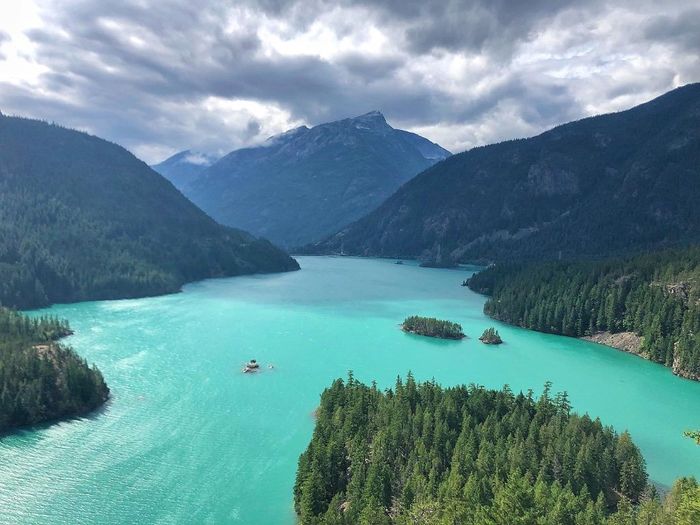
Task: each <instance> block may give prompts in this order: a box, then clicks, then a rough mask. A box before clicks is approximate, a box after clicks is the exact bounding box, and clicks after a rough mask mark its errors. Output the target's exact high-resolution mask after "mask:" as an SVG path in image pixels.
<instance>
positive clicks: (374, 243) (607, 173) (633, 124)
mask: <svg viewBox="0 0 700 525" xmlns="http://www.w3.org/2000/svg"><path fill="white" fill-rule="evenodd" d="M698 202H700V84H690V85H687V86H684V87H681V88H678V89H676V90H674V91H671V92H669V93H667V94H665V95H663V96H661V97H659V98H657V99H655V100H652V101H651V102H648V103H646V104H642V105H640V106H637V107H635V108H633V109H630V110H628V111H623V112H620V113H614V114H609V115H602V116H597V117H592V118H587V119H584V120H580V121H577V122H571V123H569V124H565V125H563V126H559V127H556V128H554V129H552V130H550V131H548V132H546V133H543V134H541V135H539V136H537V137H533V138H528V139H523V140H513V141H509V142H503V143H500V144H494V145H490V146H485V147H479V148H474V149H472V150H470V151H467V152H464V153H460V154H458V155H454V156H452V157H450V158H448V159H446V160H445V161H443V162H441V163H439V164H437V165H435V166H433V167H432V168H429V169H427V170H426V171H424V172H423V173H421V174H420V175H418V176H417V177H415V178H414V179H412V180H411V181H409V182H408V183H406V184H405V185H404V186H402V187H401V188H400V189H399V190H398V191H397V192H396V193H394V195H392V196H391V197H390V198H389V199H388V200H387V201H385V202H384V203H383V204H382V205H381V206H380V207H379V208H377V209H376V210H375V211H373V212H372V213H370V214H369V215H367V216H366V217H365V218H363V219H361V220H359V221H357V222H356V223H354V224H352V225H350V226H349V227H347V228H345V229H343V230H341V231H340V232H339V233H337V234H335V235H333V236H331V237H330V238H328V239H326V240H325V241H323V242H321V243H318V244H316V245H313V246H309V247H307V248H306V251H308V252H310V253H341V252H342V253H346V254H349V255H381V256H391V257H394V256H395V257H409V256H411V257H420V258H422V259H423V260H425V261H431V262H435V263H439V264H451V263H454V262H470V261H471V262H473V261H502V260H523V259H555V258H558V257H560V256H561V257H562V258H564V259H575V258H600V257H603V256H617V255H626V254H630V253H632V252H641V251H644V250H646V249H651V248H654V249H656V248H660V247H675V246H680V245H684V244H688V243H691V242H700V206H698V205H697V203H698Z"/></svg>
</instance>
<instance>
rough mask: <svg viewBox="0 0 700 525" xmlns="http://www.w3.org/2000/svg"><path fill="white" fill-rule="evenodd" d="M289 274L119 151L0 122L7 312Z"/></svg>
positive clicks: (282, 261) (0, 222)
mask: <svg viewBox="0 0 700 525" xmlns="http://www.w3.org/2000/svg"><path fill="white" fill-rule="evenodd" d="M293 269H298V265H297V263H296V261H295V260H294V259H292V258H290V257H289V256H288V255H287V254H286V253H284V252H282V251H281V250H279V249H278V248H276V247H274V246H272V245H271V244H270V243H269V242H268V241H264V240H259V239H256V238H254V237H253V236H251V235H249V234H248V233H245V232H243V231H240V230H236V229H232V228H228V227H225V226H222V225H220V224H217V223H216V222H215V221H214V220H212V219H211V218H210V217H208V216H207V215H206V214H205V213H204V212H202V211H201V210H200V209H198V208H197V207H196V206H195V205H194V204H192V203H191V202H190V201H188V200H187V199H186V198H185V197H183V195H182V194H181V193H180V192H178V191H177V190H176V189H175V188H174V187H173V185H172V184H171V183H169V182H168V181H167V180H165V179H164V178H163V177H162V176H161V175H159V174H158V173H156V172H155V171H153V170H152V169H150V168H149V167H148V166H147V165H146V164H145V163H143V162H142V161H140V160H138V159H137V158H136V157H134V156H133V155H132V154H131V153H129V152H128V151H126V150H125V149H124V148H122V147H120V146H117V145H116V144H113V143H110V142H107V141H105V140H102V139H100V138H97V137H94V136H91V135H87V134H85V133H80V132H77V131H73V130H70V129H65V128H61V127H59V126H55V125H49V124H47V123H44V122H40V121H36V120H28V119H23V118H17V117H5V116H2V115H0V304H2V305H5V306H13V307H21V308H28V307H36V306H43V305H46V304H49V303H54V302H72V301H82V300H90V299H113V298H125V297H141V296H147V295H155V294H161V293H167V292H174V291H177V290H178V289H179V288H180V286H181V285H182V284H184V283H185V282H188V281H193V280H198V279H204V278H208V277H217V276H229V275H239V274H244V273H255V272H274V271H285V270H293Z"/></svg>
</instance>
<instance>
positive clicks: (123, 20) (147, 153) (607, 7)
mask: <svg viewBox="0 0 700 525" xmlns="http://www.w3.org/2000/svg"><path fill="white" fill-rule="evenodd" d="M195 4H201V6H195ZM202 6H205V7H202ZM699 57H700V8H698V7H697V1H686V0H666V1H665V2H663V3H659V2H654V1H646V0H638V1H629V2H628V1H624V0H623V1H603V0H591V1H587V2H577V1H573V0H561V1H557V2H552V1H549V0H532V1H529V2H523V1H520V0H500V1H499V0H470V1H455V0H452V1H450V0H447V1H436V0H420V1H419V0H385V1H375V2H372V1H354V2H351V1H346V0H338V1H335V2H331V1H324V0H297V1H295V0H278V1H277V0H260V1H254V0H248V1H236V2H232V1H223V0H222V1H218V0H214V1H209V2H196V3H195V2H191V1H189V0H187V1H181V0H159V1H153V2H148V1H144V0H120V1H119V2H116V1H115V2H112V1H109V2H106V1H104V0H34V1H29V0H23V2H13V3H11V5H10V3H9V2H3V3H2V4H0V110H2V111H3V112H4V113H7V114H17V115H23V116H31V117H36V118H42V119H46V120H51V121H55V122H59V123H61V124H63V125H66V126H70V127H75V128H78V129H82V130H86V131H89V132H91V133H94V134H96V135H99V136H101V137H104V138H107V139H109V140H112V141H115V142H118V143H120V144H122V145H124V146H126V147H127V148H129V149H130V150H131V151H133V152H134V153H135V154H136V155H138V156H140V157H141V158H143V159H144V160H146V161H147V162H156V161H159V160H162V159H163V158H165V157H166V156H168V155H170V154H172V153H175V152H176V151H179V150H182V149H186V148H193V149H197V150H200V151H203V152H206V153H216V154H222V153H225V152H227V151H230V150H232V149H234V148H238V147H241V146H245V145H249V144H254V143H257V142H260V141H261V140H264V139H265V138H266V137H268V136H270V135H272V134H275V133H279V132H281V131H284V130H286V129H289V128H292V127H296V126H299V125H302V124H307V125H314V124H318V123H321V122H325V121H329V120H335V119H338V118H343V117H348V116H354V115H358V114H361V113H366V112H367V111H370V110H373V109H379V110H381V111H382V112H383V113H384V114H385V116H386V117H387V119H388V120H389V122H390V123H391V124H392V125H394V126H395V127H401V128H404V129H410V130H412V131H415V132H418V133H421V134H422V135H424V136H426V137H428V138H430V139H431V140H434V141H436V142H439V143H440V144H441V145H443V146H444V147H446V148H448V149H450V150H452V151H461V150H464V149H467V148H470V147H473V146H477V145H481V144H486V143H490V142H495V141H499V140H503V139H509V138H515V137H522V136H529V135H533V134H536V133H538V132H540V131H543V130H544V129H547V128H549V127H551V126H553V125H556V124H559V123H562V122H566V121H569V120H573V119H577V118H580V117H584V116H588V115H592V114H597V113H602V112H608V111H614V110H619V109H624V108H627V107H630V106H632V105H635V104H637V103H640V102H643V101H645V100H647V99H650V98H652V97H654V96H656V95H659V94H661V93H663V92H665V91H667V90H669V89H672V88H674V87H677V86H679V85H682V84H687V83H690V82H696V81H700V58H699Z"/></svg>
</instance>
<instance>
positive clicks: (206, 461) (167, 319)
mask: <svg viewBox="0 0 700 525" xmlns="http://www.w3.org/2000/svg"><path fill="white" fill-rule="evenodd" d="M299 262H300V264H301V266H302V270H301V271H299V272H294V273H288V274H277V275H264V276H263V275H260V276H250V277H236V278H232V279H220V280H209V281H203V282H199V283H195V284H191V285H188V286H186V287H185V289H184V291H183V293H180V294H176V295H169V296H163V297H156V298H149V299H136V300H123V301H103V302H90V303H79V304H70V305H59V306H54V307H52V308H50V309H47V310H43V311H41V312H34V313H36V314H42V313H50V314H52V315H57V316H59V317H65V318H67V319H69V320H70V322H71V325H72V327H73V329H74V330H75V331H76V333H75V335H73V336H71V337H70V338H69V340H68V342H69V343H70V344H72V345H73V346H74V347H75V348H76V350H77V351H78V352H79V353H80V354H81V355H83V356H85V357H86V358H87V359H88V361H90V362H95V363H96V364H97V365H98V366H99V367H100V369H101V370H102V371H103V373H104V375H105V379H106V380H107V383H108V384H109V386H110V388H111V390H112V393H113V399H112V401H111V402H110V403H109V405H108V406H107V407H105V409H104V410H102V411H101V412H100V413H97V414H94V415H92V416H91V417H89V418H82V419H77V420H72V421H66V422H62V423H58V424H55V425H52V426H48V427H43V428H37V429H30V430H25V431H21V432H19V433H16V434H13V435H10V436H6V437H3V438H2V439H1V440H0V479H2V482H0V508H2V513H3V515H2V520H3V521H7V522H22V523H35V522H41V523H65V524H79V523H245V524H254V525H256V524H261V525H262V524H266V525H267V524H277V523H280V524H290V525H291V524H293V523H294V512H293V508H292V486H293V482H294V473H295V469H296V462H297V458H298V456H299V454H300V453H301V452H302V450H303V449H304V448H305V446H306V444H307V443H308V440H309V439H310V436H311V432H312V430H313V417H312V413H313V410H314V409H315V407H316V405H317V403H318V396H319V394H320V392H321V390H322V389H323V388H324V387H326V386H327V385H329V384H330V382H331V381H332V380H333V379H335V378H336V377H339V376H341V377H342V376H345V375H346V374H347V372H348V370H353V372H354V374H355V376H356V377H357V378H359V379H361V380H363V381H367V382H369V381H372V380H376V381H377V382H378V384H379V385H380V386H382V387H389V386H392V384H393V383H394V380H395V378H396V376H397V375H405V374H406V372H407V371H409V370H411V371H412V372H413V373H414V375H415V376H416V378H418V379H421V380H423V379H430V378H435V379H436V380H437V381H438V382H440V383H441V384H443V385H452V384H458V383H477V384H481V385H484V386H487V387H492V388H500V387H501V386H502V385H503V384H505V383H507V384H509V385H510V386H511V388H512V389H513V390H516V391H518V390H527V389H533V390H534V391H535V392H536V393H537V394H539V392H541V390H542V386H543V384H544V383H545V381H547V380H550V381H552V382H553V390H554V391H555V392H556V391H561V390H566V391H568V393H569V396H570V400H571V402H572V404H573V406H574V410H576V411H578V412H580V413H583V412H588V413H589V414H590V415H591V416H593V417H600V418H601V419H602V420H603V422H604V423H605V424H609V425H613V426H614V427H615V428H616V429H617V430H618V431H622V430H624V429H629V431H630V432H631V433H632V436H633V438H634V439H635V441H636V442H637V444H638V445H639V446H640V447H641V448H642V452H643V453H644V456H645V458H646V460H647V466H648V470H649V474H650V477H651V478H652V479H653V480H654V481H656V482H658V483H661V484H664V485H668V484H670V483H671V482H672V481H673V480H674V479H675V478H676V477H678V476H681V475H695V476H698V477H700V449H698V447H697V446H696V445H694V444H693V443H692V442H691V441H690V440H688V439H685V438H683V437H682V432H683V430H685V429H687V428H700V411H698V406H700V383H695V382H692V381H688V380H684V379H680V378H677V377H675V376H673V374H672V373H671V372H670V371H669V370H668V369H667V368H664V367H663V366H660V365H656V364H653V363H650V362H647V361H644V360H643V359H640V358H638V357H635V356H631V355H628V354H625V353H623V352H619V351H616V350H613V349H609V348H606V347H602V346H599V345H596V344H593V343H588V342H584V341H578V340H575V339H570V338H565V337H559V336H554V335H546V334H540V333H536V332H530V331H527V330H524V329H520V328H516V327H510V326H507V325H501V324H499V323H496V322H494V321H492V320H490V319H488V318H487V317H485V316H484V315H483V313H482V307H483V303H484V298H483V297H481V296H479V295H476V294H474V293H472V292H471V291H469V290H468V289H467V288H464V287H461V286H460V283H461V282H462V281H463V280H464V279H465V278H466V277H468V276H469V274H470V272H471V271H473V269H472V270H470V269H459V270H447V269H426V268H419V267H417V266H416V265H415V264H412V263H406V264H403V265H396V264H394V263H393V261H389V260H375V259H356V258H345V257H343V258H334V257H300V258H299ZM412 314H416V315H425V316H434V317H438V318H442V319H449V320H452V321H456V322H459V323H461V324H462V327H463V329H464V332H465V333H466V334H467V336H468V339H464V340H462V341H443V340H437V339H431V338H423V337H420V336H415V335H411V334H406V333H404V332H402V331H401V330H400V329H399V327H398V324H399V323H400V322H401V321H402V320H403V319H404V318H405V317H406V316H408V315H412ZM489 326H496V327H497V328H498V330H499V332H500V333H501V335H502V337H503V339H504V341H505V344H503V345H501V346H499V347H493V346H487V345H483V344H481V343H480V342H479V341H478V339H477V338H478V337H479V335H481V333H482V332H483V330H484V329H485V328H487V327H489ZM251 358H253V359H257V360H258V361H259V362H260V363H261V364H262V368H263V369H262V371H261V372H260V373H258V374H242V373H241V367H242V366H243V365H244V363H245V362H246V361H248V360H249V359H251ZM268 364H274V369H268V368H267V365H268Z"/></svg>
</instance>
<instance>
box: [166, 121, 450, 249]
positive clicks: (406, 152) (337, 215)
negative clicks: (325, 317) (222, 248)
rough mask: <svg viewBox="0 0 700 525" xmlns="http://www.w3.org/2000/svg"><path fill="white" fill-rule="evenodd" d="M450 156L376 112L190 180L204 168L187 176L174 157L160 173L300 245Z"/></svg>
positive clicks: (308, 131)
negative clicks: (174, 160)
mask: <svg viewBox="0 0 700 525" xmlns="http://www.w3.org/2000/svg"><path fill="white" fill-rule="evenodd" d="M179 155H180V156H181V157H180V158H183V157H186V155H185V154H184V152H183V153H181V154H179ZM449 155H450V152H448V151H447V150H445V149H444V148H442V147H440V146H439V145H437V144H434V143H432V142H430V141H429V140H427V139H425V138H423V137H421V136H419V135H416V134H414V133H410V132H407V131H403V130H399V129H394V128H392V127H391V126H390V125H389V124H388V123H387V122H386V120H385V118H384V116H383V115H382V114H381V113H380V112H378V111H373V112H370V113H367V114H365V115H362V116H359V117H356V118H349V119H344V120H340V121H336V122H329V123H326V124H321V125H318V126H314V127H313V128H308V127H306V126H302V127H299V128H296V129H293V130H290V131H287V132H286V133H282V134H280V135H276V136H273V137H271V138H270V139H268V140H267V141H266V142H265V143H264V144H262V145H260V146H257V147H250V148H244V149H239V150H235V151H232V152H231V153H229V154H228V155H226V156H224V157H223V158H222V159H220V160H219V161H218V162H216V163H214V164H213V165H211V166H210V167H208V168H206V169H204V170H202V171H200V172H199V173H198V174H196V175H194V177H193V178H191V179H190V180H189V182H187V183H183V180H187V177H190V175H191V174H192V172H193V171H196V167H195V168H193V167H192V166H189V167H187V168H186V169H187V170H189V171H188V172H187V174H185V175H183V174H182V171H177V170H176V169H174V168H173V162H172V159H173V158H171V159H168V160H167V161H165V162H163V163H161V164H159V165H157V166H155V168H156V169H158V170H159V171H160V172H161V173H162V174H163V175H165V176H166V177H168V178H170V180H171V181H173V183H175V184H176V185H177V186H178V187H180V189H181V190H182V191H183V192H184V193H185V195H187V196H188V197H189V198H190V199H192V201H193V202H195V203H196V204H197V205H199V206H200V207H201V208H202V209H203V210H204V211H206V212H207V213H209V214H210V215H211V216H212V217H214V218H215V219H216V220H218V221H219V222H222V223H224V224H228V225H232V226H235V227H239V228H243V229H244V230H247V231H250V232H252V233H253V234H255V235H258V236H262V237H265V238H267V239H270V240H271V241H272V242H274V243H276V244H279V245H281V246H285V247H295V246H301V245H304V244H307V243H310V242H312V241H318V240H320V239H322V238H323V237H325V236H327V235H329V234H331V233H333V232H335V231H337V230H338V229H340V228H342V227H343V226H346V225H347V224H349V223H350V222H352V221H354V220H356V219H359V218H360V217H362V216H363V215H365V214H366V213H368V212H370V211H371V210H373V209H374V208H376V207H377V206H378V205H379V204H381V203H382V201H383V200H384V199H386V198H387V197H388V196H389V195H391V193H393V192H394V191H395V190H396V189H397V188H399V187H400V186H401V185H402V184H403V183H405V182H406V181H408V180H410V179H411V178H412V177H413V176H415V175H417V174H418V173H419V172H421V171H422V170H424V169H425V168H427V167H429V166H431V165H433V164H435V163H436V162H438V161H440V160H442V159H445V158H446V157H448V156H449ZM176 166H183V165H182V164H181V163H179V164H176Z"/></svg>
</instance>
